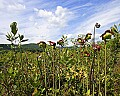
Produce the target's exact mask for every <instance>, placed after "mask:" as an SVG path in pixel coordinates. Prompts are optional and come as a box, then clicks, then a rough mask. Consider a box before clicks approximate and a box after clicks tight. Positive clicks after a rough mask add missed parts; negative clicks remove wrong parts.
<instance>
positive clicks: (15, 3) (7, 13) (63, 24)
mask: <svg viewBox="0 0 120 96" xmlns="http://www.w3.org/2000/svg"><path fill="white" fill-rule="evenodd" d="M12 22H17V27H18V32H19V33H20V34H23V35H24V36H25V39H29V40H28V41H27V42H26V43H38V42H39V41H50V40H51V41H53V42H56V41H57V40H59V39H60V38H61V36H62V35H65V36H67V37H68V39H70V38H77V37H78V35H79V34H84V35H85V34H87V33H92V34H93V29H94V26H95V23H99V24H100V25H101V27H100V28H98V29H96V40H97V41H99V40H101V38H100V35H101V34H102V33H104V31H105V30H107V29H110V27H111V26H113V25H114V24H119V23H120V0H0V44H8V43H10V42H9V41H7V40H6V34H7V33H8V32H10V24H11V23H12Z"/></svg>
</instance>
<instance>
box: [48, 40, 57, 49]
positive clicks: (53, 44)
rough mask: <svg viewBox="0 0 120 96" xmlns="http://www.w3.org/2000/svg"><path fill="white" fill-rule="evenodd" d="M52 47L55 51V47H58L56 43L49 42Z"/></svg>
mask: <svg viewBox="0 0 120 96" xmlns="http://www.w3.org/2000/svg"><path fill="white" fill-rule="evenodd" d="M48 42H49V44H50V46H53V49H55V46H56V43H55V42H52V41H48Z"/></svg>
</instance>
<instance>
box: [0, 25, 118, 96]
mask: <svg viewBox="0 0 120 96" xmlns="http://www.w3.org/2000/svg"><path fill="white" fill-rule="evenodd" d="M16 26H17V24H16V23H15V24H14V23H13V25H11V27H12V28H13V29H14V28H16ZM114 28H116V26H114ZM16 30H17V29H16ZM112 30H113V29H112ZM115 30H117V31H119V30H118V29H114V31H115ZM12 32H13V33H9V34H8V35H7V36H6V37H7V39H8V38H9V39H10V42H11V43H12V44H14V43H15V42H14V41H15V40H19V42H18V45H19V46H20V47H19V49H20V50H18V51H16V49H15V50H9V51H4V50H2V51H0V90H1V92H0V95H1V96H20V95H21V96H45V95H46V96H53V95H54V96H62V95H63V96H92V95H91V93H90V91H91V90H90V87H89V86H90V78H89V77H90V74H91V70H90V69H91V65H92V62H93V53H94V50H93V47H92V45H91V44H88V43H85V45H84V46H77V45H76V46H77V47H75V46H73V47H71V48H68V47H64V48H62V47H57V48H56V49H54V50H53V48H52V47H51V46H48V45H46V48H45V50H44V51H40V52H39V51H37V49H38V48H39V46H38V45H37V44H26V45H21V42H22V41H27V40H26V39H24V36H23V35H20V34H18V36H16V35H17V33H15V31H12ZM115 32H116V31H115ZM116 33H117V32H116ZM11 34H12V35H11ZM117 34H118V33H117ZM117 34H116V35H115V37H114V38H112V39H111V40H109V41H108V42H107V44H106V47H107V49H106V51H107V54H106V60H107V62H106V64H107V66H106V73H107V74H106V77H107V78H106V81H107V83H106V88H107V90H106V92H107V95H108V96H113V95H115V96H119V94H120V91H119V90H118V88H119V86H117V85H116V84H117V83H118V82H119V77H120V76H119V71H114V70H115V69H114V68H115V67H114V66H115V65H116V63H115V62H118V61H117V60H118V59H116V56H117V54H118V53H117V52H116V49H117V50H118V47H117V42H118V37H117V36H118V35H119V34H118V35H117ZM15 37H16V38H15ZM62 39H63V40H64V42H67V37H65V36H63V37H62ZM73 42H74V40H73ZM66 44H67V43H65V45H66ZM118 44H119V43H118ZM18 45H17V47H18ZM65 45H64V46H65ZM99 45H100V46H101V50H100V51H95V65H94V73H95V74H94V87H95V88H94V89H95V90H94V95H95V96H104V82H105V74H104V60H105V56H104V42H99ZM2 46H3V45H2ZM4 46H5V45H4ZM24 48H26V49H27V48H32V49H33V48H35V51H34V52H32V51H26V50H24ZM39 50H40V48H39ZM86 52H87V53H89V54H90V56H87V57H84V53H86ZM98 64H99V68H98ZM117 67H118V66H117ZM98 70H99V71H98ZM99 85H100V87H99ZM116 86H117V87H116ZM98 94H99V95H98Z"/></svg>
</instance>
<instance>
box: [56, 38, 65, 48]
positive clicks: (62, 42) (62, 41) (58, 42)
mask: <svg viewBox="0 0 120 96" xmlns="http://www.w3.org/2000/svg"><path fill="white" fill-rule="evenodd" d="M57 44H58V45H60V46H62V47H63V46H64V40H63V39H61V40H59V41H57Z"/></svg>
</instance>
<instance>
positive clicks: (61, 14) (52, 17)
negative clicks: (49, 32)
mask: <svg viewBox="0 0 120 96" xmlns="http://www.w3.org/2000/svg"><path fill="white" fill-rule="evenodd" d="M34 11H36V12H37V15H38V16H39V17H41V18H43V19H44V21H45V22H46V23H49V26H54V27H55V26H56V27H59V28H62V27H65V26H67V23H68V22H69V20H70V18H71V16H72V12H70V11H69V10H68V9H67V8H63V7H62V6H57V8H56V10H55V12H52V11H47V10H41V9H40V10H38V9H37V8H34Z"/></svg>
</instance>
